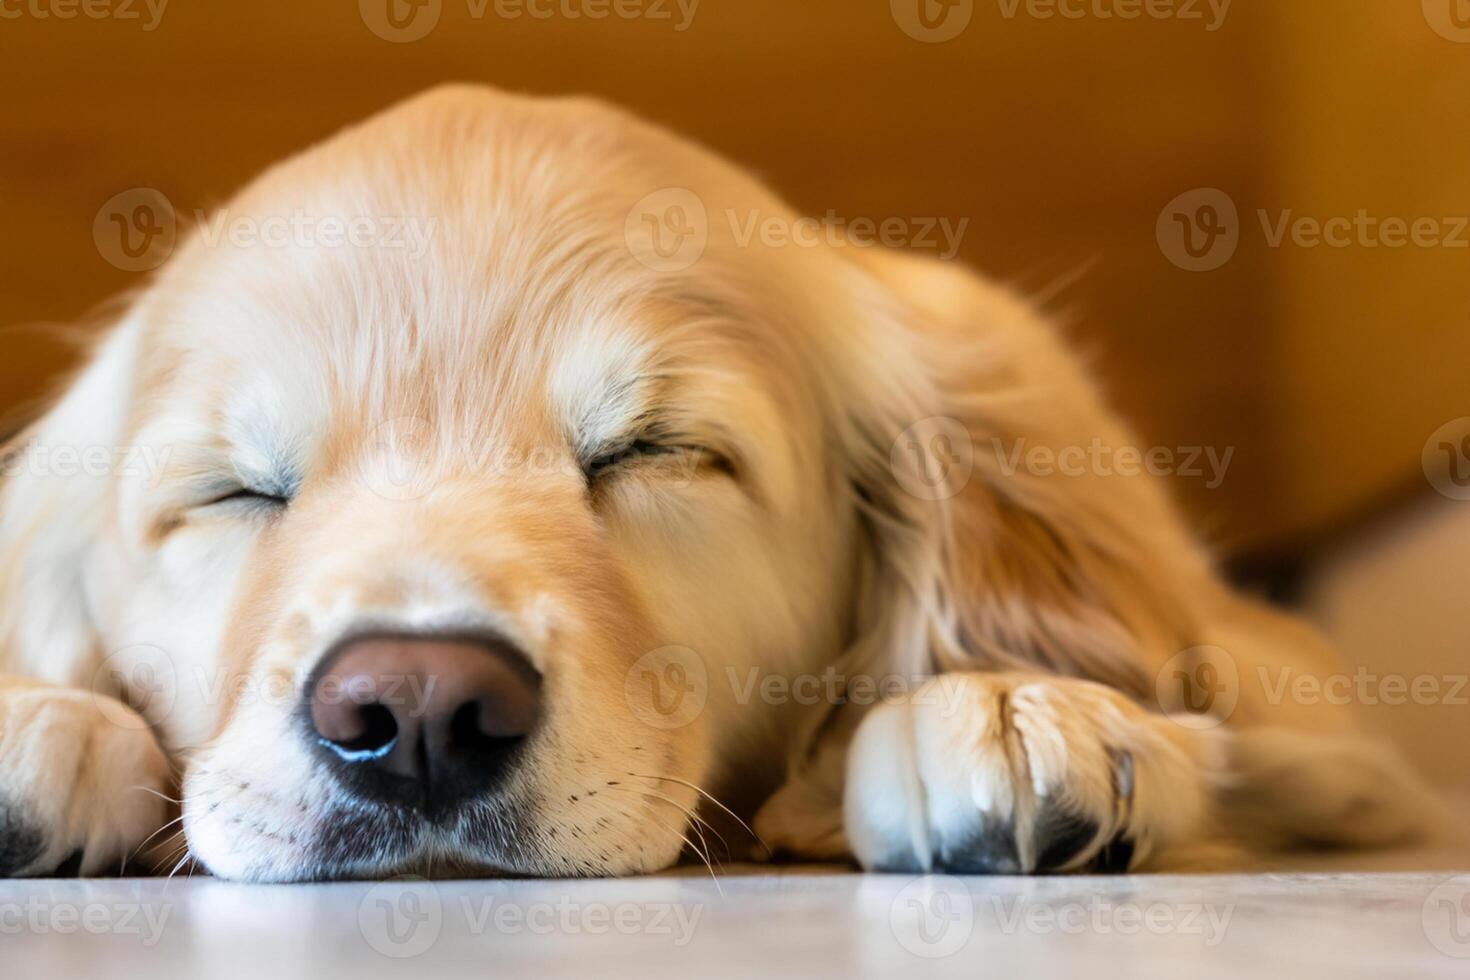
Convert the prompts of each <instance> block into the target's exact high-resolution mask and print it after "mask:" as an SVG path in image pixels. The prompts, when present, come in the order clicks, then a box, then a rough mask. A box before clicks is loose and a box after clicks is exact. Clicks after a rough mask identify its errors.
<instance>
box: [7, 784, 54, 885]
mask: <svg viewBox="0 0 1470 980" xmlns="http://www.w3.org/2000/svg"><path fill="white" fill-rule="evenodd" d="M45 850H46V840H45V838H44V837H42V836H41V831H40V830H38V829H37V828H36V825H35V824H33V823H31V822H30V821H28V820H26V819H24V818H23V817H22V816H21V813H20V808H19V807H15V806H9V805H7V804H5V803H3V802H0V878H11V877H14V876H15V875H17V874H20V873H21V872H22V871H24V870H25V869H27V868H29V867H30V866H31V865H33V864H35V863H36V861H37V860H38V859H39V858H40V857H41V854H42V852H43V851H45Z"/></svg>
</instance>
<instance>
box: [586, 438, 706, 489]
mask: <svg viewBox="0 0 1470 980" xmlns="http://www.w3.org/2000/svg"><path fill="white" fill-rule="evenodd" d="M684 451H688V447H684V446H666V445H661V444H659V443H656V442H649V441H647V440H644V439H635V440H633V441H632V442H630V443H628V444H627V445H624V446H621V447H619V448H618V449H616V450H614V451H612V452H606V453H602V454H601V455H599V456H594V457H593V458H592V459H589V460H587V461H586V462H584V463H583V464H582V473H583V475H585V476H586V477H587V482H588V483H591V482H592V481H594V480H596V479H597V478H598V477H601V476H603V475H605V474H606V473H608V472H609V471H610V470H613V469H615V468H617V467H619V466H626V465H628V464H630V463H634V462H637V461H638V460H639V459H643V458H645V457H649V456H666V455H669V454H671V453H677V452H684Z"/></svg>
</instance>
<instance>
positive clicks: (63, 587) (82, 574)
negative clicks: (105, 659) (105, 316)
mask: <svg viewBox="0 0 1470 980" xmlns="http://www.w3.org/2000/svg"><path fill="white" fill-rule="evenodd" d="M139 333H140V327H139V325H138V323H137V322H136V320H135V319H134V318H130V317H124V318H123V319H122V320H121V322H119V323H118V324H117V325H116V326H113V327H112V328H110V330H109V331H108V332H107V333H106V334H105V335H104V336H103V337H102V340H101V343H100V345H99V346H98V347H97V349H96V350H95V352H94V353H93V354H92V356H91V359H90V360H89V361H88V363H87V365H86V367H85V368H84V369H83V370H82V371H81V373H80V374H78V375H77V376H76V378H75V379H73V380H72V382H71V383H70V385H69V386H68V387H67V388H66V389H65V391H64V392H63V394H62V395H61V397H60V399H59V400H58V401H57V402H56V403H55V404H54V405H53V406H52V407H51V409H50V410H49V411H48V412H47V413H46V414H45V415H44V416H43V417H42V418H41V419H40V420H39V421H38V422H36V423H35V424H33V425H31V426H30V427H29V428H27V429H25V430H24V431H22V432H21V433H20V434H19V435H18V436H16V437H15V438H14V439H13V440H11V441H10V442H9V443H7V444H6V445H5V447H4V450H3V454H0V460H3V472H0V480H3V482H0V674H3V673H22V674H26V675H28V676H32V677H37V678H41V679H44V680H48V681H52V682H55V683H61V684H73V685H75V684H87V683H90V682H91V680H92V676H91V675H92V672H93V670H94V669H95V666H96V662H97V658H98V655H99V650H98V641H97V635H96V630H95V628H94V623H93V616H92V609H93V604H92V602H91V600H90V597H89V591H90V590H89V585H88V578H89V574H91V573H92V572H94V571H95V565H94V558H93V555H94V554H95V549H96V548H97V543H98V540H99V538H101V537H102V529H103V527H104V524H105V521H106V518H107V514H108V512H109V508H110V507H111V506H112V501H113V493H112V490H113V487H114V477H115V472H114V471H115V469H116V467H117V461H118V460H119V459H121V458H123V456H124V451H125V447H124V446H123V443H124V441H125V439H126V432H127V422H128V417H129V415H130V410H131V403H132V389H133V379H134V370H135V363H136V359H137V354H136V351H137V344H138V334H139Z"/></svg>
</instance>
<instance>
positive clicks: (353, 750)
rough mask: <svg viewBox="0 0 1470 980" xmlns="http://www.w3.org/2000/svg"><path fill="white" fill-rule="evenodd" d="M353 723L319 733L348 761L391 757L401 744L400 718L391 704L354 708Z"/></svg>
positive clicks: (351, 709)
mask: <svg viewBox="0 0 1470 980" xmlns="http://www.w3.org/2000/svg"><path fill="white" fill-rule="evenodd" d="M350 718H351V722H350V723H349V725H347V726H346V727H343V728H340V729H338V730H337V731H334V732H333V733H332V734H330V735H329V734H327V733H326V732H322V731H320V729H319V730H318V734H320V735H321V737H322V742H323V743H324V744H326V745H327V746H328V747H329V748H331V749H332V751H334V752H336V753H337V754H338V755H339V756H341V757H342V758H343V759H346V760H348V761H352V762H355V761H359V760H365V759H377V758H380V757H382V756H384V755H387V754H388V753H389V752H390V751H392V749H393V744H394V743H395V742H397V741H398V719H396V718H394V717H393V712H392V710H391V709H390V708H388V706H387V705H382V704H378V703H376V702H372V703H368V704H361V705H353V706H351V708H350Z"/></svg>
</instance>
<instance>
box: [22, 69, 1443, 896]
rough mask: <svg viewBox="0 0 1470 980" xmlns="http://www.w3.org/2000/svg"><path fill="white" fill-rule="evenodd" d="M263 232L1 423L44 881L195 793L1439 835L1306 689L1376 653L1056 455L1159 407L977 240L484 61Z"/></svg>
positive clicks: (575, 865) (381, 806) (1208, 851)
mask: <svg viewBox="0 0 1470 980" xmlns="http://www.w3.org/2000/svg"><path fill="white" fill-rule="evenodd" d="M220 220H221V222H223V224H222V225H221V226H219V227H217V228H216V229H215V233H212V232H211V227H212V225H211V223H210V222H208V221H206V222H202V223H201V225H200V227H198V228H196V229H194V230H193V232H192V233H191V234H189V235H188V236H186V239H185V241H184V242H183V244H181V246H180V248H179V249H178V251H177V252H176V253H175V254H174V255H173V256H172V257H171V258H170V260H169V261H168V263H167V264H166V265H164V267H163V268H162V269H160V270H159V272H158V273H157V274H156V276H155V277H154V278H153V279H152V281H151V282H150V283H149V284H148V285H147V286H146V288H144V289H143V290H141V291H140V292H139V293H138V294H137V295H136V296H134V297H132V298H131V299H130V300H129V301H128V302H127V303H126V304H125V305H124V306H123V307H122V308H121V309H120V310H119V311H118V312H117V314H116V316H115V317H114V318H113V321H112V322H111V323H110V324H109V327H108V329H107V330H106V331H105V333H104V334H103V336H102V339H101V340H100V343H99V344H98V346H97V347H96V350H95V351H94V353H93V355H92V356H91V357H90V359H89V360H88V362H87V364H86V366H85V367H84V369H83V370H81V372H80V373H79V375H78V376H77V377H75V378H74V379H73V380H72V381H71V382H70V384H69V385H68V386H67V387H66V388H65V390H64V391H63V392H62V393H60V395H59V398H58V399H57V400H56V402H55V403H54V405H53V406H52V407H51V408H50V409H49V411H47V412H45V413H44V414H43V415H42V416H41V417H40V418H39V420H38V421H36V422H35V423H34V424H33V425H32V426H31V427H30V428H28V429H27V430H25V431H24V432H23V433H22V434H21V435H20V436H19V437H18V438H17V439H16V440H15V441H14V442H13V443H12V444H11V446H10V449H9V451H8V454H7V460H8V461H9V465H8V466H7V470H8V474H7V478H6V480H5V484H4V487H3V496H0V675H3V676H0V731H3V735H0V828H3V833H0V873H3V874H5V875H7V876H26V875H42V874H47V873H50V872H53V871H54V870H55V869H57V868H58V867H67V868H70V869H72V870H75V871H76V872H78V873H81V874H84V875H89V874H95V873H100V872H103V871H108V870H112V869H115V868H116V867H117V866H118V865H119V863H120V862H122V861H124V860H126V859H128V858H129V857H130V856H132V855H134V854H136V853H138V852H139V850H140V849H141V848H143V847H144V846H145V845H148V846H154V845H156V844H157V843H158V842H159V841H160V840H162V841H168V840H170V838H168V837H166V836H163V835H164V834H165V833H166V831H167V830H168V829H170V825H171V823H172V822H171V821H170V816H171V815H173V814H174V813H175V810H174V807H175V806H177V807H178V809H177V816H176V818H175V819H176V821H177V824H176V826H177V828H178V830H177V835H176V838H175V840H177V841H178V844H177V847H176V848H175V849H176V850H177V852H178V858H179V860H180V862H186V861H192V862H194V863H195V865H196V866H198V867H200V868H202V869H205V870H207V871H208V872H210V873H213V874H215V875H219V876H222V877H225V878H231V879H239V880H246V881H258V882H290V881H304V880H319V879H337V878H376V877H383V876H388V875H393V874H399V873H405V872H412V871H423V870H425V869H432V870H433V871H434V872H435V873H455V874H463V875H482V874H483V875H492V874H493V875H503V874H512V875H531V876H611V875H631V874H639V873H646V872H654V871H658V870H660V869H665V868H668V867H670V866H671V865H674V864H676V863H678V862H679V861H680V860H681V858H682V859H685V860H709V859H710V858H711V857H713V856H717V855H715V854H712V850H713V849H714V848H715V845H716V840H715V837H714V836H713V835H712V834H711V833H709V832H708V831H715V832H718V833H719V837H720V838H723V839H724V840H725V841H726V844H725V847H726V851H725V852H724V853H726V854H731V853H733V854H735V855H736V856H737V857H738V856H742V853H743V852H741V851H740V850H739V847H738V846H737V847H736V849H735V850H734V851H731V850H730V844H729V838H728V836H727V835H726V834H725V833H723V832H719V831H718V828H720V827H721V826H724V827H731V828H747V827H752V828H753V829H751V831H750V833H751V836H750V837H749V838H746V840H748V841H750V842H751V844H750V846H751V848H752V850H754V851H755V853H757V854H758V855H760V856H765V855H768V854H774V855H776V856H787V857H790V858H793V859H801V860H820V861H848V862H855V863H856V864H858V865H860V866H861V867H862V868H864V869H868V870H873V871H905V872H916V873H917V872H929V871H947V872H954V873H1020V874H1033V873H1048V872H1073V871H1108V872H1122V871H1135V870H1150V869H1160V868H1174V867H1192V866H1206V865H1208V864H1209V863H1210V862H1211V861H1215V862H1223V863H1225V864H1229V863H1230V862H1231V861H1235V860H1244V859H1248V856H1249V855H1251V854H1254V853H1256V852H1257V851H1258V850H1259V849H1263V848H1270V847H1277V846H1282V845H1289V844H1292V843H1298V842H1304V841H1305V842H1312V843H1316V844H1337V845H1351V846H1359V845H1377V844H1386V843H1391V842H1395V841H1399V840H1404V839H1408V838H1411V837H1413V836H1414V835H1416V834H1419V833H1422V832H1423V831H1424V830H1425V828H1426V827H1427V826H1428V822H1429V817H1428V814H1430V813H1431V811H1432V809H1433V801H1432V799H1431V798H1430V797H1429V795H1428V794H1427V792H1426V791H1425V790H1424V789H1423V788H1421V786H1420V785H1419V783H1418V782H1417V781H1416V780H1415V778H1414V776H1413V775H1412V774H1411V770H1410V769H1409V767H1408V766H1407V764H1406V763H1405V762H1404V761H1403V760H1402V759H1401V758H1399V757H1398V756H1397V755H1395V754H1394V752H1393V751H1392V750H1390V749H1389V747H1388V746H1387V745H1386V744H1385V743H1384V742H1382V741H1381V740H1379V739H1377V738H1375V737H1372V736H1371V735H1368V734H1366V733H1363V732H1361V731H1359V730H1358V729H1357V728H1356V727H1355V723H1354V721H1353V718H1352V717H1351V714H1350V712H1349V711H1348V710H1347V709H1346V708H1343V707H1341V706H1339V705H1336V704H1327V703H1295V702H1293V701H1292V699H1290V698H1284V697H1281V696H1280V695H1279V691H1278V692H1277V695H1276V696H1273V695H1272V688H1271V686H1270V685H1268V684H1264V683H1262V681H1261V678H1262V677H1265V676H1267V675H1268V674H1269V672H1271V671H1280V670H1285V669H1290V670H1293V671H1296V672H1299V673H1306V674H1316V675H1322V674H1327V673H1330V672H1332V671H1334V670H1336V669H1338V668H1336V667H1335V666H1334V665H1335V663H1336V661H1335V659H1334V654H1333V653H1332V651H1331V650H1330V649H1329V648H1328V647H1327V646H1326V644H1325V643H1324V642H1323V641H1322V640H1321V639H1319V638H1318V637H1317V636H1316V635H1314V633H1313V632H1312V631H1311V630H1310V629H1309V628H1307V627H1306V626H1304V625H1302V624H1300V623H1298V622H1295V621H1293V620H1292V619H1290V618H1289V617H1287V616H1286V615H1284V614H1282V613H1278V612H1276V611H1273V610H1272V609H1270V608H1268V607H1267V606H1265V605H1263V604H1261V603H1259V602H1257V601H1255V600H1253V599H1251V598H1247V597H1245V596H1243V595H1241V594H1237V593H1236V592H1234V591H1232V590H1231V589H1230V588H1229V587H1228V586H1226V585H1225V584H1223V582H1222V579H1221V578H1220V577H1219V576H1218V575H1217V573H1216V571H1215V570H1214V569H1213V567H1212V565H1211V563H1210V560H1209V558H1208V557H1207V555H1206V554H1205V552H1204V550H1203V549H1202V548H1201V546H1200V545H1199V544H1198V543H1197V542H1196V541H1195V540H1194V539H1193V538H1192V537H1191V536H1190V534H1189V532H1188V531H1187V530H1186V529H1185V526H1184V524H1183V522H1182V520H1181V518H1180V517H1179V516H1178V515H1177V514H1176V512H1175V509H1174V507H1173V506H1172V505H1171V503H1170V502H1169V500H1168V498H1167V494H1166V490H1165V488H1164V486H1163V481H1162V480H1161V479H1160V478H1159V477H1157V476H1154V475H1150V474H1149V473H1148V472H1145V471H1143V470H1139V471H1137V472H1125V471H1124V469H1125V468H1124V467H1122V466H1118V467H1109V468H1103V467H1091V468H1089V467H1086V466H1083V467H1080V468H1076V469H1074V470H1073V471H1070V472H1067V473H1061V472H1058V471H1055V470H1047V471H1045V472H1043V471H1042V469H1041V468H1039V467H1034V466H1030V465H1027V464H1026V463H1025V462H1024V458H1023V462H1022V463H1021V464H1020V465H1017V462H1016V461H1017V458H1018V457H1017V456H1016V455H1015V453H1013V452H1012V450H1011V447H1016V446H1026V447H1038V446H1039V447H1045V448H1046V449H1048V450H1049V451H1052V452H1056V453H1065V451H1066V450H1067V449H1068V447H1087V446H1092V445H1103V446H1106V447H1108V448H1110V449H1111V450H1114V451H1123V450H1126V449H1127V448H1128V447H1131V446H1133V445H1134V442H1133V437H1132V436H1131V434H1130V433H1129V432H1128V430H1127V429H1126V428H1125V427H1124V426H1123V424H1122V423H1121V422H1120V421H1119V420H1118V419H1117V418H1115V416H1114V415H1113V414H1112V413H1111V412H1110V411H1109V409H1108V408H1107V407H1106V406H1105V405H1104V404H1103V402H1102V400H1101V398H1100V396H1099V394H1098V393H1097V391H1096V388H1095V386H1094V383H1093V381H1092V380H1091V379H1090V378H1089V377H1088V375H1087V373H1086V372H1085V371H1084V370H1083V369H1082V367H1081V366H1080V365H1079V362H1078V361H1077V360H1075V359H1074V358H1073V356H1071V355H1070V354H1069V352H1068V351H1067V349H1066V348H1065V346H1064V345H1063V343H1062V342H1061V340H1059V338H1058V336H1057V335H1056V333H1055V332H1054V330H1053V329H1052V327H1051V326H1050V325H1049V324H1048V323H1047V322H1045V321H1044V320H1043V319H1042V318H1041V317H1040V316H1039V315H1038V314H1037V313H1036V312H1034V311H1033V310H1032V309H1030V308H1029V307H1028V306H1027V305H1026V303H1025V302H1024V301H1022V300H1021V299H1019V298H1017V297H1015V296H1013V295H1011V294H1010V293H1008V292H1007V291H1005V290H1004V289H1002V288H1000V287H998V286H997V285H994V284H992V283H990V282H987V281H985V280H984V279H982V278H980V277H978V276H976V275H974V274H971V273H970V272H967V271H965V270H963V269H961V268H959V267H957V266H956V265H955V264H954V263H950V262H942V261H937V260H934V259H926V258H919V257H916V256H915V255H913V254H912V253H905V252H901V251H898V250H887V249H879V248H873V247H863V245H864V244H871V243H862V242H856V241H852V240H847V239H842V238H840V237H839V238H834V237H832V236H827V237H826V238H825V239H814V238H812V236H806V238H805V239H803V238H802V236H791V237H790V238H788V239H782V240H771V236H767V235H763V234H762V235H754V236H752V235H748V234H741V229H742V228H748V227H751V226H752V225H753V224H756V223H759V224H761V226H762V227H765V226H766V225H765V223H766V222H769V221H772V220H774V221H776V222H778V223H779V222H784V223H786V224H787V226H788V227H793V228H794V227H797V224H796V223H797V221H798V219H797V217H796V215H794V214H793V213H792V212H791V211H790V210H789V209H788V208H787V207H786V206H785V205H784V204H783V203H782V202H781V201H780V200H778V199H777V198H776V197H775V196H773V194H772V193H771V192H770V191H768V190H767V189H766V188H764V187H763V186H762V185H761V184H760V183H758V182H757V181H756V180H754V179H753V178H751V177H749V176H747V175H745V174H744V173H742V172H741V171H740V170H739V169H737V168H736V167H734V166H732V165H730V164H728V163H726V162H724V161H723V160H721V159H719V158H717V157H716V156H715V155H713V154H711V153H710V152H707V151H705V150H704V149H702V148H699V147H697V146H694V145H692V144H690V143H689V142H686V141H684V140H682V139H679V138H677V137H675V136H674V135H671V134H670V133H668V132H665V131H664V130H662V129H659V128H657V127H655V126H653V125H650V124H647V123H644V122H642V121H639V120H638V119H635V118H633V117H632V116H630V115H628V114H626V113H624V112H622V111H620V110H617V109H615V108H611V107H608V106H606V105H604V104H601V103H599V102H596V101H592V100H585V99H576V98H570V99H561V98H558V99H543V98H529V97H522V96H513V95H508V94H503V93H500V92H497V91H494V90H490V89H486V88H480V87H473V86H449V87H444V88H439V89H435V90H432V91H430V92H428V93H425V94H422V95H420V96H417V97H415V98H413V99H411V100H409V101H407V102H405V103H402V104H400V105H397V106H395V107H392V108H390V109H389V110H387V111H386V112H384V113H382V114H380V115H378V116H376V117H374V118H372V119H370V120H368V121H366V122H364V123H361V124H359V125H356V126H353V127H351V128H348V129H346V130H345V131H343V132H341V133H339V134H337V135H335V136H334V137H332V138H330V139H328V140H327V141H326V142H324V143H322V144H320V145H318V146H316V147H314V148H312V149H310V150H308V151H306V152H305V153H303V154H301V155H300V156H298V157H296V158H294V159H291V160H289V161H287V162H285V163H283V164H280V165H278V166H276V167H274V168H272V169H270V170H268V171H267V172H266V173H264V174H263V175H262V176H260V177H259V178H258V179H256V180H255V181H254V182H253V183H252V184H250V185H249V186H248V187H246V188H245V189H244V190H243V191H242V192H241V193H240V194H239V195H238V196H236V197H235V198H234V199H233V201H232V202H231V203H229V204H228V206H227V207H226V208H225V209H224V211H223V212H222V213H221V218H220ZM332 222H336V223H337V224H338V225H339V226H340V227H339V229H338V230H339V231H343V230H344V229H345V235H339V236H338V237H339V238H343V239H344V240H333V241H329V240H328V236H327V234H326V226H327V225H329V224H330V223H332ZM272 227H275V228H277V229H286V230H287V231H288V233H287V234H284V235H277V236H275V237H274V238H273V239H272V238H271V236H269V235H267V234H265V232H266V231H267V230H268V229H269V228H272ZM220 228H223V231H222V232H221V231H220V230H219V229H220ZM404 228H417V229H418V230H419V231H420V232H423V233H422V234H419V235H417V236H413V235H405V234H402V233H401V232H402V229H404ZM241 229H244V231H243V232H242V231H241ZM251 229H254V230H255V231H256V232H258V233H259V234H255V235H252V234H249V233H248V232H250V230H251ZM394 229H398V232H397V233H395V232H394ZM359 232H361V234H359ZM406 243H413V244H415V245H416V247H413V248H409V247H404V245H405V244H406ZM99 448H100V450H101V452H102V454H103V455H102V456H99V457H98V459H99V460H101V459H105V460H107V461H108V463H109V465H105V466H101V467H99V468H98V469H97V470H96V471H90V472H79V471H73V470H75V467H74V468H73V470H67V471H65V472H64V471H63V469H64V468H63V466H62V465H61V461H62V459H64V458H65V454H66V453H67V452H72V453H75V454H77V455H78V457H79V458H83V459H85V458H86V457H87V454H88V453H89V452H90V451H92V450H94V449H99ZM736 833H738V834H743V833H744V830H743V829H741V830H737V831H736ZM756 841H758V842H759V843H758V844H756V843H754V842H756ZM170 857H172V855H170ZM174 866H175V867H177V866H178V865H174Z"/></svg>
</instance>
